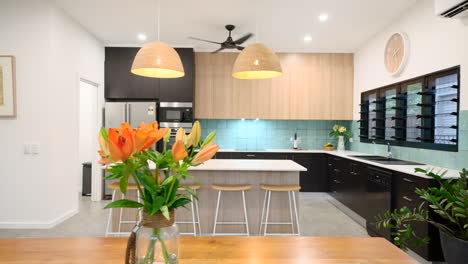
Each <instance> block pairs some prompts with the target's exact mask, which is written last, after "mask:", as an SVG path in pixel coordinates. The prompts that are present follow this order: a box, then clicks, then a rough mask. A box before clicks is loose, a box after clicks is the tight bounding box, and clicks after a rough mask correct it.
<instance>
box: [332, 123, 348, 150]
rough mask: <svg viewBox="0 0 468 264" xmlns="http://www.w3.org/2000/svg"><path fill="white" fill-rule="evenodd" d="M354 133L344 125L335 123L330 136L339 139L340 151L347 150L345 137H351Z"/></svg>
mask: <svg viewBox="0 0 468 264" xmlns="http://www.w3.org/2000/svg"><path fill="white" fill-rule="evenodd" d="M352 135H353V133H352V132H351V131H348V129H347V128H346V127H344V126H339V125H334V126H333V128H332V131H331V132H330V134H329V136H330V137H332V138H337V139H338V149H337V150H338V151H344V150H345V141H344V140H345V138H346V139H347V138H350V137H351V136H352Z"/></svg>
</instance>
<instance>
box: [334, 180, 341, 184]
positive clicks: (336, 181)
mask: <svg viewBox="0 0 468 264" xmlns="http://www.w3.org/2000/svg"><path fill="white" fill-rule="evenodd" d="M333 182H335V183H338V184H340V183H341V182H340V181H338V180H333Z"/></svg>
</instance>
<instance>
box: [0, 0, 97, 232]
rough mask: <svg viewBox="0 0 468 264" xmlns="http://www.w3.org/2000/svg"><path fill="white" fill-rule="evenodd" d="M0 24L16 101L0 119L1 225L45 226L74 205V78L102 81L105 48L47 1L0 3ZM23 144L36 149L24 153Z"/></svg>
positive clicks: (76, 165) (76, 95)
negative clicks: (11, 113) (13, 113)
mask: <svg viewBox="0 0 468 264" xmlns="http://www.w3.org/2000/svg"><path fill="white" fill-rule="evenodd" d="M0 25H2V26H1V27H0V35H1V36H3V37H2V38H1V40H0V54H7V55H14V56H16V78H17V106H18V114H17V117H16V118H11V119H4V118H3V119H0V131H1V132H0V146H1V151H0V177H1V182H2V184H0V211H1V212H2V213H1V214H0V227H4V228H12V227H18V228H22V227H23V228H27V227H38V228H45V227H49V226H52V225H54V224H56V223H58V222H60V221H61V220H63V219H65V218H66V217H68V216H70V215H72V214H74V213H75V212H77V210H78V195H77V192H76V184H77V183H76V181H77V178H78V173H80V163H79V158H78V120H79V112H78V109H79V108H78V102H79V90H78V87H79V78H80V77H82V78H85V79H88V80H91V81H94V82H96V83H99V84H103V82H104V81H103V80H104V47H103V45H102V44H101V43H100V42H99V41H97V40H96V39H95V38H94V37H93V36H92V35H90V34H89V33H87V32H86V31H85V30H84V29H83V28H82V27H81V26H80V25H78V24H77V23H75V22H74V21H73V20H72V19H70V18H69V17H68V16H67V15H66V14H65V13H63V11H62V10H60V9H58V8H56V7H55V5H54V4H53V3H51V2H49V1H46V0H40V1H34V0H30V1H0ZM101 94H102V92H101ZM25 142H34V143H39V144H40V147H41V149H40V154H38V155H25V154H23V143H25Z"/></svg>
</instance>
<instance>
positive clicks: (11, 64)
mask: <svg viewBox="0 0 468 264" xmlns="http://www.w3.org/2000/svg"><path fill="white" fill-rule="evenodd" d="M15 78H16V77H15V57H14V56H5V55H0V117H15V116H16V87H15V86H16V80H15Z"/></svg>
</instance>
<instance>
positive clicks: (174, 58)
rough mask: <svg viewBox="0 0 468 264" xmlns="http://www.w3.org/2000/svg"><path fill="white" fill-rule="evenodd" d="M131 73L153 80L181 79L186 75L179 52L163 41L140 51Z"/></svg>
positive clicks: (150, 44) (148, 45)
mask: <svg viewBox="0 0 468 264" xmlns="http://www.w3.org/2000/svg"><path fill="white" fill-rule="evenodd" d="M131 72H132V73H133V74H136V75H140V76H145V77H152V78H179V77H183V76H184V75H185V73H184V66H183V65H182V61H181V60H180V57H179V54H178V53H177V51H175V49H173V48H172V47H171V46H169V45H167V44H166V43H164V42H161V41H155V42H151V43H148V44H146V45H145V46H143V47H142V48H141V49H140V50H139V51H138V53H137V54H136V56H135V59H134V60H133V65H132V70H131Z"/></svg>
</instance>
